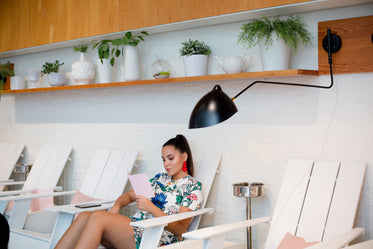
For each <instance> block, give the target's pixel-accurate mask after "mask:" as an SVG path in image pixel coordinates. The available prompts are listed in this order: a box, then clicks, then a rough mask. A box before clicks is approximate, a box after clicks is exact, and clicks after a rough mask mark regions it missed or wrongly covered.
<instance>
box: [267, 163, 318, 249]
mask: <svg viewBox="0 0 373 249" xmlns="http://www.w3.org/2000/svg"><path fill="white" fill-rule="evenodd" d="M312 166H313V161H312V160H300V159H299V160H298V159H294V160H289V162H288V166H287V168H286V171H285V174H284V177H283V180H282V185H281V188H280V192H279V195H278V199H277V202H276V206H275V209H274V212H273V219H272V222H271V226H270V229H269V232H268V237H267V241H266V245H265V249H272V248H277V246H278V245H279V243H280V242H281V240H282V238H283V237H284V236H285V234H286V233H287V232H290V233H292V234H295V231H296V227H297V224H298V220H299V216H300V213H301V210H302V204H303V200H304V196H305V194H306V191H307V186H308V181H309V177H310V175H311V171H312Z"/></svg>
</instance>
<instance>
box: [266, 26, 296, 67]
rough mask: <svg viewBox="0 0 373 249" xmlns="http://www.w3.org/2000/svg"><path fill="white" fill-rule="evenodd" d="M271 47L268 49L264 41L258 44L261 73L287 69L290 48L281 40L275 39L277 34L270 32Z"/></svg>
mask: <svg viewBox="0 0 373 249" xmlns="http://www.w3.org/2000/svg"><path fill="white" fill-rule="evenodd" d="M272 40H273V43H272V46H269V47H268V49H267V48H266V47H265V44H264V41H262V42H260V44H259V45H260V54H261V57H262V66H263V71H272V70H286V69H289V63H290V47H289V46H287V45H286V44H285V43H284V41H283V40H282V39H277V34H275V33H274V32H272Z"/></svg>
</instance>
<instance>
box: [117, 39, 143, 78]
mask: <svg viewBox="0 0 373 249" xmlns="http://www.w3.org/2000/svg"><path fill="white" fill-rule="evenodd" d="M121 69H122V77H121V79H122V80H123V81H134V80H139V79H140V77H141V73H140V63H139V56H138V53H137V49H136V47H134V46H131V45H127V46H124V67H122V68H121Z"/></svg>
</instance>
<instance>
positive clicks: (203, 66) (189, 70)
mask: <svg viewBox="0 0 373 249" xmlns="http://www.w3.org/2000/svg"><path fill="white" fill-rule="evenodd" d="M182 58H183V62H184V70H185V75H186V76H201V75H206V74H207V58H208V56H207V55H204V54H196V55H191V56H182Z"/></svg>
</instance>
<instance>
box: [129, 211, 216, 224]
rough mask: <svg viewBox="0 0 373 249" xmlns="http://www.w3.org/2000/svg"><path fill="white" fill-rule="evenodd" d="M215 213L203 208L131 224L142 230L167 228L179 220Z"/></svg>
mask: <svg viewBox="0 0 373 249" xmlns="http://www.w3.org/2000/svg"><path fill="white" fill-rule="evenodd" d="M213 212H214V209H213V208H202V209H199V210H196V211H190V212H183V213H178V214H173V215H167V216H162V217H156V218H152V219H147V220H140V221H134V222H131V226H135V227H141V228H152V227H156V226H167V225H168V224H169V223H171V222H175V221H178V220H184V219H187V218H190V217H194V216H197V215H202V214H212V213H213Z"/></svg>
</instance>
